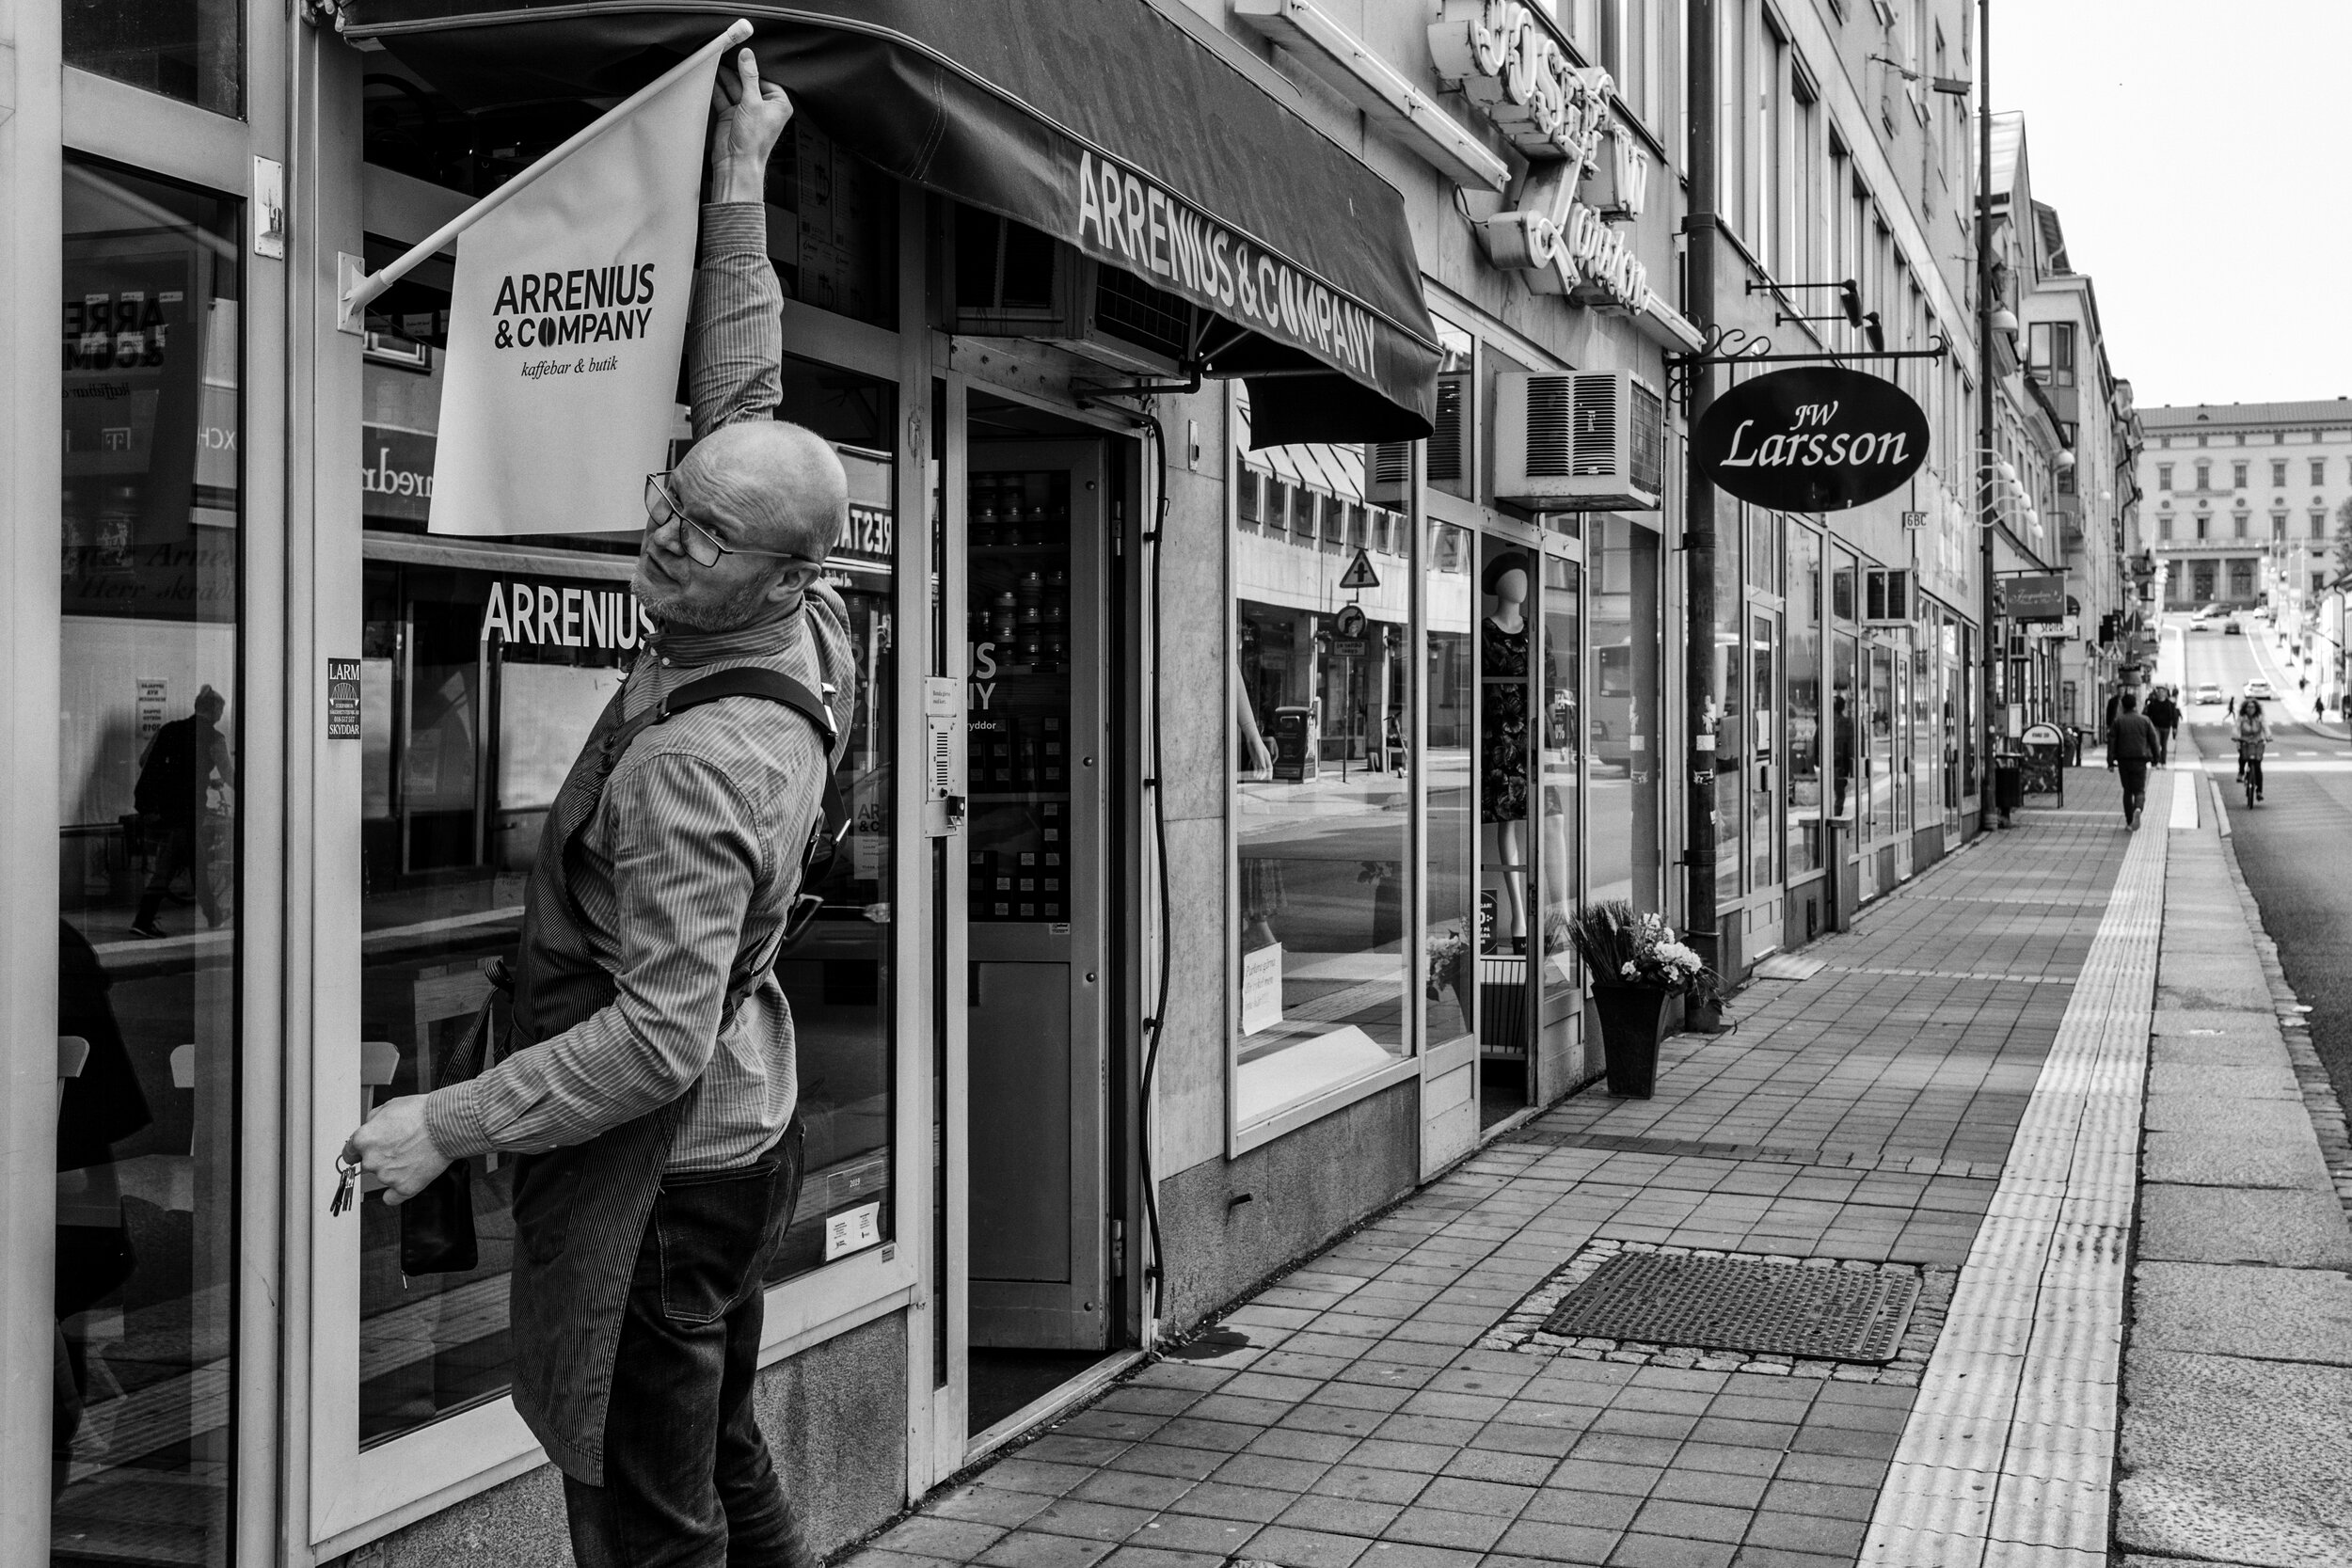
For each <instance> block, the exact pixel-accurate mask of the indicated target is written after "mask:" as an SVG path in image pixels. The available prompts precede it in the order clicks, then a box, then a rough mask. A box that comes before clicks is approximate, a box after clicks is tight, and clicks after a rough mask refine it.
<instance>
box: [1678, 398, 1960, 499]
mask: <svg viewBox="0 0 2352 1568" xmlns="http://www.w3.org/2000/svg"><path fill="white" fill-rule="evenodd" d="M1691 443H1692V451H1693V452H1694V453H1695V454H1696V456H1697V459H1698V463H1699V467H1700V469H1701V471H1702V472H1704V473H1705V474H1706V475H1707V476H1708V479H1710V480H1712V481H1713V482H1714V483H1715V486H1716V488H1718V489H1720V490H1722V491H1724V493H1725V494H1728V495H1733V496H1737V497H1739V498H1740V499H1741V500H1743V501H1747V502H1750V503H1752V504H1754V505H1756V506H1769V507H1772V508H1774V509H1775V510H1778V511H1782V512H1842V511H1844V510H1845V509H1846V508H1848V507H1850V506H1860V505H1861V504H1862V503H1863V502H1865V501H1871V500H1876V499H1878V498H1879V497H1881V496H1883V495H1887V494H1889V493H1890V492H1892V491H1894V490H1897V489H1899V488H1900V487H1901V486H1902V484H1903V483H1905V482H1906V481H1908V480H1909V479H1910V478H1911V476H1912V475H1913V474H1915V473H1917V472H1918V471H1919V465H1921V464H1922V463H1924V462H1926V461H1927V457H1928V417H1927V415H1926V414H1925V413H1923V412H1922V411H1921V410H1920V407H1919V405H1918V404H1916V403H1915V402H1913V401H1912V399H1911V396H1910V394H1909V393H1907V392H1905V391H1904V390H1903V389H1902V388H1899V387H1898V386H1896V385H1895V384H1894V383H1893V382H1891V381H1883V380H1881V379H1880V378H1879V377H1877V376H1875V375H1866V374H1864V373H1863V372H1860V371H1850V370H1846V369H1844V368H1843V367H1841V366H1836V365H1806V366H1804V367H1802V368H1800V369H1796V370H1788V371H1774V372H1772V373H1770V374H1769V375H1759V376H1757V377H1756V379H1755V380H1753V381H1746V382H1742V383H1740V385H1739V386H1737V387H1734V388H1732V389H1731V390H1730V391H1728V392H1725V393H1724V395H1723V396H1722V397H1720V398H1717V399H1716V400H1715V402H1714V404H1713V405H1712V406H1711V407H1709V408H1708V411H1707V415H1706V417H1705V418H1704V419H1702V420H1699V427H1698V429H1697V430H1696V431H1695V432H1693V433H1692V437H1691Z"/></svg>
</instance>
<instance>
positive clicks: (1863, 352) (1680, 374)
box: [1666, 326, 1952, 409]
mask: <svg viewBox="0 0 2352 1568" xmlns="http://www.w3.org/2000/svg"><path fill="white" fill-rule="evenodd" d="M1951 351H1952V344H1951V340H1950V339H1948V338H1947V337H1945V336H1944V335H1943V334H1942V333H1940V332H1939V333H1937V334H1936V335H1935V337H1934V338H1933V339H1932V340H1931V341H1930V343H1929V346H1928V347H1926V348H1892V349H1856V350H1854V351H1853V352H1851V353H1838V354H1830V353H1820V354H1774V353H1773V352H1772V340H1771V339H1770V338H1764V337H1758V336H1756V335H1755V334H1752V333H1750V332H1749V331H1748V330H1747V329H1746V328H1745V327H1739V326H1709V327H1708V328H1706V331H1705V337H1704V339H1703V341H1702V342H1701V343H1700V346H1699V351H1698V352H1697V353H1696V354H1669V355H1667V356H1666V396H1667V397H1668V398H1670V399H1672V400H1673V401H1674V403H1675V404H1677V406H1679V407H1682V408H1685V409H1687V408H1689V407H1690V406H1691V387H1692V378H1693V377H1694V376H1695V375H1696V374H1697V372H1699V371H1700V370H1701V369H1703V368H1704V367H1706V366H1708V365H1844V364H1847V363H1849V362H1851V361H1853V360H1859V359H1872V360H1877V359H1941V358H1943V357H1945V356H1947V355H1948V354H1950V353H1951Z"/></svg>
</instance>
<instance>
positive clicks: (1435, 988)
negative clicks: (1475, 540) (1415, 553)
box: [1422, 523, 1480, 1051]
mask: <svg viewBox="0 0 2352 1568" xmlns="http://www.w3.org/2000/svg"><path fill="white" fill-rule="evenodd" d="M1470 546H1471V535H1470V533H1469V532H1468V531H1466V530H1463V529H1459V528H1455V527H1454V526H1452V525H1451V524H1447V523H1432V524H1430V525H1429V553H1428V560H1427V564H1428V567H1429V573H1428V579H1427V580H1428V601H1427V605H1428V608H1427V610H1426V614H1427V633H1426V637H1425V641H1424V645H1423V649H1422V657H1423V660H1424V667H1425V670H1426V674H1425V676H1424V682H1425V690H1426V692H1427V698H1426V701H1427V717H1426V720H1425V723H1426V725H1427V729H1426V733H1425V737H1424V740H1423V743H1422V746H1423V749H1422V777H1423V778H1424V779H1425V780H1427V791H1428V805H1427V808H1426V809H1427V822H1428V840H1427V843H1428V863H1427V867H1426V870H1425V878H1426V880H1425V882H1424V887H1425V890H1426V894H1425V896H1426V899H1427V908H1428V926H1429V934H1428V944H1427V945H1428V950H1427V952H1426V954H1425V955H1424V965H1423V972H1422V990H1423V991H1424V992H1425V994H1426V995H1427V998H1428V1009H1429V1010H1428V1020H1429V1046H1430V1049H1431V1050H1433V1051H1434V1050H1436V1049H1438V1047H1440V1046H1444V1045H1449V1044H1452V1043H1454V1042H1455V1041H1457V1040H1460V1039H1462V1038H1464V1037H1467V1036H1469V1035H1470V1034H1471V1033H1472V1032H1473V1031H1474V1030H1475V1029H1476V1027H1477V1019H1478V1010H1477V997H1478V994H1479V986H1478V960H1479V952H1480V944H1479V941H1478V937H1479V931H1480V921H1479V916H1478V909H1477V904H1476V897H1475V894H1476V887H1477V883H1476V880H1475V872H1476V868H1477V862H1478V836H1479V825H1478V814H1477V786H1476V780H1475V766H1474V759H1475V756H1476V746H1477V738H1478V709H1477V705H1478V693H1479V678H1478V645H1477V642H1476V641H1475V640H1474V639H1473V638H1472V636H1471V630H1472V627H1471V621H1472V618H1473V614H1474V610H1473V605H1474V603H1475V596H1476V594H1477V584H1476V583H1474V582H1473V581H1472V580H1471V579H1470Z"/></svg>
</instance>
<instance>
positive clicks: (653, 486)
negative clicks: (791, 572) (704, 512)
mask: <svg viewBox="0 0 2352 1568" xmlns="http://www.w3.org/2000/svg"><path fill="white" fill-rule="evenodd" d="M671 472H672V473H675V469H674V470H672V471H671ZM670 480H671V473H659V474H647V475H646V476H645V515H646V517H647V518H648V519H650V520H651V522H652V525H653V527H654V529H656V530H659V529H660V528H662V527H663V526H664V525H666V524H669V523H675V524H677V534H678V543H679V544H680V545H682V546H684V547H685V550H686V558H687V559H688V560H689V561H691V562H693V563H694V564H695V565H697V566H716V565H717V564H719V558H720V557H721V556H726V555H756V556H761V557H764V558H765V559H767V560H770V561H789V562H794V563H796V564H798V565H802V566H815V567H817V568H818V569H820V570H821V569H822V568H823V566H824V564H825V563H824V562H821V561H818V560H815V559H813V558H811V557H809V556H805V555H791V554H788V553H787V552H786V551H783V550H755V549H749V548H746V547H745V546H741V545H730V544H728V543H727V542H726V541H725V540H723V539H722V538H720V537H719V536H718V535H717V534H715V533H713V532H711V531H709V530H708V529H707V528H705V527H704V526H703V525H702V524H700V523H698V522H696V521H694V519H693V518H692V517H691V516H689V515H687V512H686V508H684V507H682V506H680V505H679V504H678V502H677V498H676V497H675V496H674V495H672V494H671V493H670Z"/></svg>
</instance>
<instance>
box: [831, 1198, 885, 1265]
mask: <svg viewBox="0 0 2352 1568" xmlns="http://www.w3.org/2000/svg"><path fill="white" fill-rule="evenodd" d="M881 1240H882V1204H881V1203H880V1202H879V1201H876V1202H873V1203H861V1204H859V1205H858V1206H857V1207H856V1208H854V1209H850V1210H846V1211H844V1212H841V1213H838V1214H827V1215H826V1216H825V1261H826V1262H828V1263H830V1262H832V1261H833V1260H834V1259H836V1258H847V1257H848V1256H849V1255H850V1254H851V1253H853V1252H863V1251H865V1250H866V1248H867V1247H869V1246H872V1245H874V1244H875V1243H878V1242H880V1241H881Z"/></svg>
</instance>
